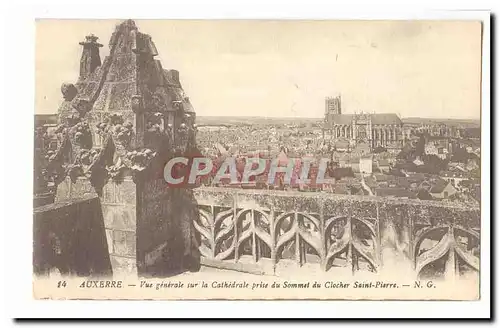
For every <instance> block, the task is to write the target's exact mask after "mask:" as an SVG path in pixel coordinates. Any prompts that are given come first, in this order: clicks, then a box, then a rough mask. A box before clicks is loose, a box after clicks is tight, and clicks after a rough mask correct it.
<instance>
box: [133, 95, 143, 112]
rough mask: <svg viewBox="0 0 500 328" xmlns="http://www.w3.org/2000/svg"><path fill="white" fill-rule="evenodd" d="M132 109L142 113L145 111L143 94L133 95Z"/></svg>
mask: <svg viewBox="0 0 500 328" xmlns="http://www.w3.org/2000/svg"><path fill="white" fill-rule="evenodd" d="M132 111H133V112H134V113H136V114H137V113H142V112H143V111H144V105H143V99H142V96H139V95H134V96H132Z"/></svg>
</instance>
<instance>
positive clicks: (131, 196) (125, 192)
mask: <svg viewBox="0 0 500 328" xmlns="http://www.w3.org/2000/svg"><path fill="white" fill-rule="evenodd" d="M115 185H116V187H115V190H116V202H117V203H118V204H131V205H134V204H135V203H136V201H137V200H136V193H137V189H136V185H135V183H134V182H133V181H132V180H131V179H129V178H127V179H125V180H123V181H121V182H119V183H116V184H115Z"/></svg>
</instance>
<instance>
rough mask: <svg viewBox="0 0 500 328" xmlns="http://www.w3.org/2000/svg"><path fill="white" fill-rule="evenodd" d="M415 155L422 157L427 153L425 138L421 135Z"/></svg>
mask: <svg viewBox="0 0 500 328" xmlns="http://www.w3.org/2000/svg"><path fill="white" fill-rule="evenodd" d="M415 153H416V155H417V156H422V155H423V154H424V153H425V137H424V135H423V134H421V135H420V138H419V139H418V141H417V144H416V146H415Z"/></svg>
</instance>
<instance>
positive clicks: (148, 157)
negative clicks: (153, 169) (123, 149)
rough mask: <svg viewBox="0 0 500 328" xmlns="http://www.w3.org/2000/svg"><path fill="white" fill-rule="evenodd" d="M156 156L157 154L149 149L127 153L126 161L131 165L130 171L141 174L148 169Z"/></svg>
mask: <svg viewBox="0 0 500 328" xmlns="http://www.w3.org/2000/svg"><path fill="white" fill-rule="evenodd" d="M155 156H156V152H154V151H152V150H151V149H149V148H144V149H141V150H134V151H129V152H127V154H126V159H127V160H128V161H130V163H131V165H130V169H132V170H133V171H136V172H140V171H143V170H144V169H146V168H147V167H148V165H149V164H150V163H151V161H152V160H153V158H154V157H155Z"/></svg>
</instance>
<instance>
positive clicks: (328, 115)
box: [325, 95, 342, 123]
mask: <svg viewBox="0 0 500 328" xmlns="http://www.w3.org/2000/svg"><path fill="white" fill-rule="evenodd" d="M335 114H342V102H341V98H340V95H338V96H334V97H326V98H325V123H330V122H332V115H335Z"/></svg>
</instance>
